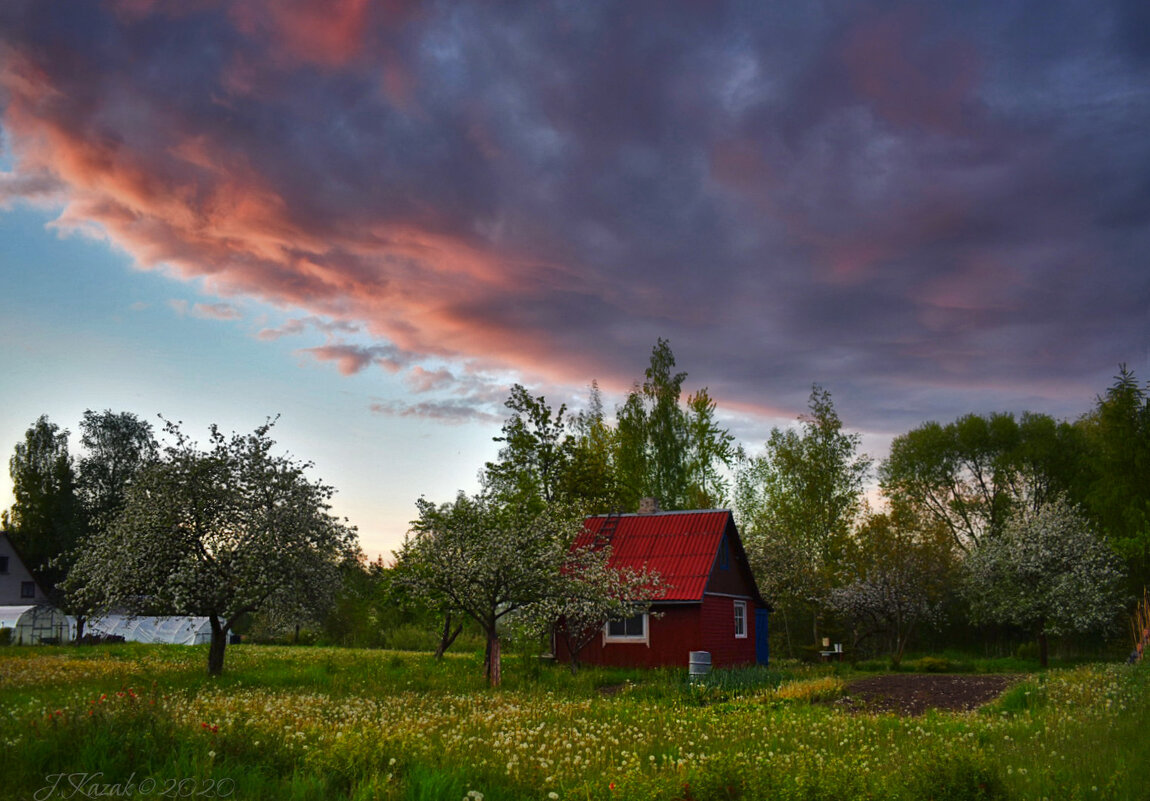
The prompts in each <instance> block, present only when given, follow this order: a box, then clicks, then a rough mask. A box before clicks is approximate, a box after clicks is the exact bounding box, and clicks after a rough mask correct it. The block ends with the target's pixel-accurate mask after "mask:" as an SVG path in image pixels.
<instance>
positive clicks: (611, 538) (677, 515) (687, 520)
mask: <svg viewBox="0 0 1150 801" xmlns="http://www.w3.org/2000/svg"><path fill="white" fill-rule="evenodd" d="M583 525H584V530H583V533H582V534H580V536H579V538H578V539H577V540H576V542H575V546H576V547H582V546H586V545H588V544H590V543H593V542H596V541H600V542H603V543H606V542H610V545H611V565H612V566H613V567H630V568H632V569H635V570H643V569H646V570H650V571H654V572H657V573H658V574H659V577H660V578H661V579H662V581H663V584H664V585H665V586H666V587H667V592H666V594H665V595H664V596H663V597H662V598H661V599H660V600H661V601H663V602H664V603H665V602H668V601H671V602H675V601H677V602H697V601H702V600H703V593H704V591H705V590H706V588H707V581H708V579H709V578H710V576H711V571H712V570H713V568H714V566H715V560H716V558H718V554H719V545H720V544H721V543H722V541H723V537H724V536H728V537H729V543H730V546H731V551H732V554H733V555H734V556H735V559H736V560H738V561H740V562H741V563H742V564H743V565H744V566H746V565H747V558H746V554H745V553H744V551H743V545H742V541H741V540H740V538H739V532H738V529H737V528H736V527H735V520H734V517H733V516H732V515H731V512H730V511H729V510H727V509H712V510H707V511H690V512H656V513H654V514H625V515H598V516H596V517H589V518H587V519H586V520H585V521H584V523H583ZM747 576H748V579H749V580H750V582H751V586H752V587H753V588H754V596H755V598H756V600H759V601H761V600H762V599H761V597H760V596H759V592H758V588H757V587H755V585H754V576H752V575H751V574H750V568H749V566H747Z"/></svg>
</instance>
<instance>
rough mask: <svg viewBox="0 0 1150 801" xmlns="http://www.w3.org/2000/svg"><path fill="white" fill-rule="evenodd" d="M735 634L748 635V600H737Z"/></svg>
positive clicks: (739, 635)
mask: <svg viewBox="0 0 1150 801" xmlns="http://www.w3.org/2000/svg"><path fill="white" fill-rule="evenodd" d="M735 636H736V637H746V636H747V602H746V601H735Z"/></svg>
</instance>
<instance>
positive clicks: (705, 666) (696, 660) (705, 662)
mask: <svg viewBox="0 0 1150 801" xmlns="http://www.w3.org/2000/svg"><path fill="white" fill-rule="evenodd" d="M687 669H688V673H689V674H690V676H691V678H695V677H696V676H706V675H707V674H708V673H710V672H711V652H710V651H691V652H690V654H689V655H688V658H687Z"/></svg>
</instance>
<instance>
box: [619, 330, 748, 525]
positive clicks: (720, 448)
mask: <svg viewBox="0 0 1150 801" xmlns="http://www.w3.org/2000/svg"><path fill="white" fill-rule="evenodd" d="M674 367H675V355H674V354H673V353H672V352H671V345H670V343H669V342H667V341H666V340H665V339H659V341H658V342H657V343H656V344H655V347H653V348H652V349H651V362H650V365H649V366H648V367H647V369H646V371H645V374H644V375H645V380H644V381H643V383H642V385H640V384H636V385H635V387H634V388H633V389H632V390H631V393H630V394H629V395H628V396H627V400H626V401H625V402H624V404H623V405H622V406H621V407H619V408H618V409H617V410H616V414H615V416H616V418H617V420H618V428H617V431H616V442H615V446H616V457H615V464H616V469H617V475H618V485H619V491H620V495H621V499H622V501H623V503H624V506H625V508H629V509H635V508H637V507H638V504H639V500H640V499H641V498H644V497H654V498H656V499H657V500H658V501H659V504H660V507H661V508H663V509H668V510H671V509H710V508H714V507H716V506H719V505H721V504H722V503H723V502H724V500H725V497H726V494H727V489H728V488H727V484H726V480H725V479H724V478H723V476H722V473H721V471H720V465H723V466H727V467H730V466H731V465H732V464H733V462H734V458H735V447H734V436H733V435H732V434H730V432H728V431H727V430H726V429H725V428H722V427H721V426H720V425H719V424H718V423H717V421H716V420H715V404H714V401H712V400H711V397H710V395H709V394H708V392H707V389H706V388H705V387H704V388H703V389H701V390H699V392H697V393H695V394H693V395H691V396H689V397H688V398H687V402H686V408H684V407H683V406H682V405H681V404H680V398H681V396H682V386H683V381H684V380H685V379H686V377H687V374H686V373H685V372H680V373H676V372H674Z"/></svg>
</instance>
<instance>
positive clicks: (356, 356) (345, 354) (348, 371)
mask: <svg viewBox="0 0 1150 801" xmlns="http://www.w3.org/2000/svg"><path fill="white" fill-rule="evenodd" d="M299 352H300V353H307V354H308V355H310V356H311V357H313V358H314V359H316V360H317V361H321V362H335V363H336V368H337V369H338V370H339V372H340V373H341V374H343V375H354V374H355V373H358V372H361V371H363V370H366V369H367V368H368V367H370V366H372V365H377V366H379V367H382V368H384V369H385V370H387V371H388V372H391V373H394V372H396V371H398V370H400V369H402V368H403V367H404V366H405V365H406V364H407V363H408V362H409V361H410V358H411V357H410V355H408V354H404V353H401V352H400V351H399V350H398V349H396V348H394V347H391V346H390V345H321V346H319V347H315V348H303V349H301V350H300V351H299Z"/></svg>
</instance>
